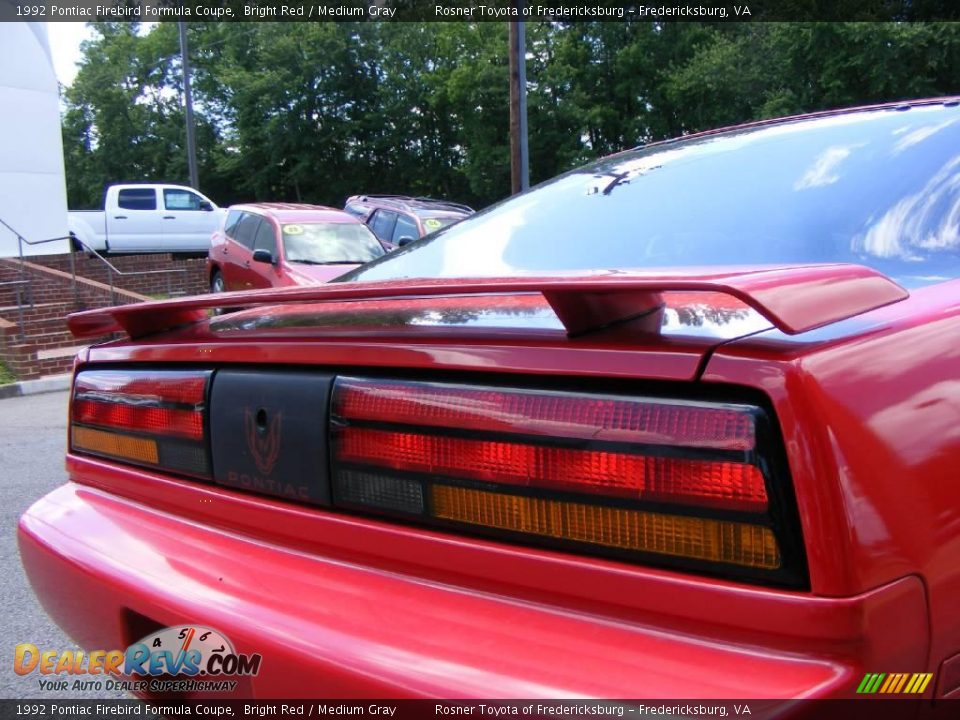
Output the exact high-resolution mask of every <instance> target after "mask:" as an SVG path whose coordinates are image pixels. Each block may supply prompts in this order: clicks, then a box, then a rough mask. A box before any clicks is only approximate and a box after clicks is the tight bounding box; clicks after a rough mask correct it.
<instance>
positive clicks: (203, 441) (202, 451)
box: [70, 370, 212, 478]
mask: <svg viewBox="0 0 960 720" xmlns="http://www.w3.org/2000/svg"><path fill="white" fill-rule="evenodd" d="M211 374H212V373H210V372H209V371H189V372H187V371H157V372H151V371H127V370H87V371H84V372H81V373H79V374H78V375H77V377H76V380H75V382H74V386H73V403H72V406H71V426H70V448H71V450H73V451H75V452H80V453H86V454H90V455H98V456H102V457H106V458H111V459H114V460H120V461H123V462H129V463H133V464H136V465H144V466H147V467H153V468H158V469H163V470H167V471H170V472H174V473H178V474H184V475H191V476H194V477H201V478H207V477H209V476H210V462H209V449H208V442H207V431H206V398H207V386H208V385H209V382H210V376H211Z"/></svg>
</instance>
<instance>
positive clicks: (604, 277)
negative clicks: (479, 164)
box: [67, 264, 909, 339]
mask: <svg viewBox="0 0 960 720" xmlns="http://www.w3.org/2000/svg"><path fill="white" fill-rule="evenodd" d="M671 291H691V292H710V293H723V294H727V295H731V296H733V297H735V298H738V299H739V300H741V301H742V302H744V303H746V304H747V305H749V306H750V307H752V308H754V309H755V310H756V311H757V312H759V313H760V314H761V315H763V316H764V317H765V318H767V319H768V320H769V321H770V322H771V323H772V324H773V325H775V326H776V327H777V328H779V329H780V330H782V331H783V332H785V333H788V334H791V335H794V334H797V333H802V332H806V331H807V330H812V329H814V328H818V327H821V326H823V325H829V324H831V323H834V322H837V321H839V320H844V319H846V318H850V317H853V316H855V315H859V314H861V313H864V312H867V311H869V310H874V309H876V308H879V307H883V306H884V305H889V304H891V303H895V302H899V301H900V300H903V299H905V298H907V297H908V296H909V293H907V291H906V290H904V289H903V288H902V287H900V286H899V285H897V284H896V283H895V282H893V281H892V280H891V279H890V278H888V277H886V276H885V275H882V274H881V273H878V272H877V271H875V270H872V269H870V268H866V267H863V266H861V265H846V264H844V265H840V264H836V265H802V266H797V265H793V266H781V267H768V268H757V269H746V270H744V269H734V270H727V271H724V272H717V271H716V270H715V269H714V270H709V271H702V270H696V271H685V272H677V271H669V272H664V273H657V272H650V273H648V272H639V271H623V272H620V271H605V272H596V273H588V274H584V275H575V276H574V275H570V276H566V275H554V276H548V277H534V276H519V277H504V278H466V279H464V278H442V279H414V280H391V281H387V282H349V283H347V282H343V283H336V282H334V283H328V284H326V285H316V286H310V287H296V288H283V289H278V290H252V291H244V292H232V293H220V294H216V295H197V296H195V297H188V298H180V299H176V300H164V301H158V302H146V303H139V304H136V305H121V306H117V307H108V308H101V309H98V310H88V311H86V312H80V313H75V314H73V315H70V316H69V318H68V320H67V324H68V325H69V327H70V331H71V332H72V333H73V334H74V335H75V336H76V337H78V338H88V337H97V336H100V335H105V334H107V333H113V332H120V331H123V332H126V333H127V335H129V336H130V337H131V338H133V339H136V338H140V337H144V336H147V335H152V334H154V333H159V332H164V331H166V330H172V329H174V328H176V327H179V326H182V325H186V324H190V323H194V322H197V321H199V320H203V319H205V318H206V317H207V314H208V313H207V311H209V310H211V309H213V308H245V307H254V306H263V305H278V304H286V303H323V302H343V301H352V300H391V299H397V298H410V297H439V296H470V295H518V294H527V293H540V294H542V295H543V297H544V298H545V299H546V301H547V303H549V304H550V306H551V307H552V308H553V311H554V312H555V313H556V314H557V317H558V318H559V319H560V322H561V323H563V326H564V327H565V328H566V330H567V333H568V335H577V334H581V333H584V332H589V331H590V330H594V329H598V328H602V327H605V326H607V325H610V324H612V323H615V322H618V321H621V320H626V319H630V318H634V317H639V316H642V315H644V314H645V313H650V312H652V311H654V310H656V309H657V308H659V307H660V306H661V305H662V302H661V299H660V293H661V292H671Z"/></svg>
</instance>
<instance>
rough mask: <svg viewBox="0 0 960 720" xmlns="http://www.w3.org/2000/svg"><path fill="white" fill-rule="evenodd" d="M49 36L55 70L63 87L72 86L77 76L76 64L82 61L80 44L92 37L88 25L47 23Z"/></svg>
mask: <svg viewBox="0 0 960 720" xmlns="http://www.w3.org/2000/svg"><path fill="white" fill-rule="evenodd" d="M47 36H48V37H49V39H50V53H51V54H52V55H53V69H54V70H55V71H56V73H57V80H59V81H60V83H61V84H62V85H71V84H72V83H73V78H74V77H76V75H77V68H76V62H77V61H78V60H79V59H80V43H81V42H83V41H84V40H87V39H89V38H90V36H91V31H90V28H88V27H87V24H86V23H78V22H52V23H47Z"/></svg>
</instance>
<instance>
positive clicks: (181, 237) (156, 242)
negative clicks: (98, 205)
mask: <svg viewBox="0 0 960 720" xmlns="http://www.w3.org/2000/svg"><path fill="white" fill-rule="evenodd" d="M103 207H104V209H103V210H71V211H70V212H69V213H68V221H67V224H68V227H69V229H70V233H71V234H73V235H74V236H75V237H76V238H77V239H78V240H80V241H81V242H82V243H83V244H84V245H86V246H87V247H88V248H92V249H94V250H98V251H107V252H111V253H150V252H175V253H206V252H207V251H208V250H209V249H210V235H211V234H212V233H213V231H214V230H216V229H217V228H219V227H220V224H221V223H222V221H223V216H224V214H225V213H226V210H221V209H220V208H218V207H217V206H216V204H214V203H213V202H212V201H211V200H210V199H209V198H207V197H205V196H204V195H202V194H201V193H199V192H197V191H196V190H194V189H192V188H188V187H184V186H182V185H152V184H151V185H147V184H138V185H111V186H110V187H108V188H107V192H106V194H105V196H104V201H103Z"/></svg>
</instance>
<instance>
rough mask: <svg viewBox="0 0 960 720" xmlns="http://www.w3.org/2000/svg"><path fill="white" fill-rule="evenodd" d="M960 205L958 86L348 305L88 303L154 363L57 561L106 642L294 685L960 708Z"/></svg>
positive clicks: (776, 125)
mask: <svg viewBox="0 0 960 720" xmlns="http://www.w3.org/2000/svg"><path fill="white" fill-rule="evenodd" d="M958 218H960V108H958V107H957V102H956V101H925V102H918V103H913V104H910V105H901V106H896V107H880V108H870V109H864V110H857V111H847V112H837V113H825V114H821V115H817V116H809V117H803V118H794V119H788V120H784V121H778V122H772V123H763V124H757V125H754V126H746V127H741V128H734V129H732V130H727V131H722V132H718V133H709V134H704V135H699V136H692V137H689V138H685V139H683V140H679V141H675V142H666V143H658V144H655V145H650V146H648V147H646V148H641V149H637V150H634V151H630V152H625V153H622V154H619V155H616V156H613V157H609V158H606V159H603V160H601V161H599V162H597V163H595V164H593V165H590V166H587V167H584V168H581V169H578V170H575V171H573V172H571V173H568V174H566V175H564V176H561V177H559V178H556V179H554V180H552V181H550V182H547V183H545V184H543V185H541V186H540V187H538V188H536V189H534V190H533V191H531V192H530V193H527V194H524V195H521V196H518V197H515V198H512V199H510V200H507V201H505V202H503V203H501V204H499V205H497V206H494V207H493V208H490V209H488V210H486V211H484V212H481V213H478V214H477V215H475V216H473V217H471V218H469V219H467V220H464V221H463V222H462V223H459V224H458V225H455V226H453V227H450V228H447V229H445V230H442V231H440V232H438V233H436V234H434V235H433V236H431V237H430V238H428V239H427V240H426V241H422V242H418V243H414V244H412V245H410V246H408V247H407V248H404V249H402V250H400V251H398V252H397V253H394V254H392V255H391V256H389V257H387V258H384V259H382V260H379V261H376V262H374V263H371V264H370V265H367V266H365V267H363V268H360V269H359V270H356V271H354V272H353V273H351V274H350V275H348V276H347V277H345V278H343V281H342V282H335V283H332V284H329V285H326V286H321V287H315V288H296V289H289V290H275V291H270V292H266V293H246V294H243V293H235V294H223V295H218V296H216V297H215V298H214V297H211V298H207V297H202V298H188V299H181V300H174V301H169V302H159V303H148V304H145V305H141V306H136V307H118V308H110V309H105V310H96V311H91V312H87V313H82V314H79V315H76V316H73V317H72V318H71V326H72V328H73V330H74V332H75V333H76V334H77V335H78V336H80V337H94V336H98V335H102V334H104V333H107V332H119V331H123V332H125V333H126V335H127V336H128V339H123V340H115V341H112V342H108V343H104V344H101V345H96V346H93V347H91V348H90V349H89V350H88V351H86V352H85V353H83V355H82V356H81V357H80V358H79V360H78V363H77V366H76V374H75V378H74V385H73V391H72V404H71V417H70V438H69V452H68V455H67V467H68V469H69V473H70V481H69V482H68V483H67V484H66V485H64V486H63V487H61V488H59V489H58V490H56V491H54V492H53V493H51V494H50V495H48V496H47V497H45V498H43V499H41V500H39V501H38V502H37V503H36V504H35V505H34V506H33V507H32V508H30V509H29V510H28V511H27V512H26V513H25V514H24V516H23V518H22V520H21V522H20V535H19V536H20V547H21V553H22V557H23V563H24V566H25V567H26V569H27V572H28V574H29V576H30V579H31V582H32V583H33V586H34V588H35V589H36V592H37V594H38V596H39V597H40V599H41V600H42V602H43V604H44V606H45V607H46V609H47V611H48V612H49V613H50V615H51V616H52V617H53V618H54V619H55V620H56V621H57V622H58V623H59V624H60V625H61V626H62V627H63V628H64V629H65V630H66V631H67V632H69V633H70V634H71V635H72V636H73V637H74V638H75V639H76V640H77V642H78V643H79V644H80V645H82V646H84V647H87V648H123V647H126V646H127V645H129V644H130V643H131V642H134V641H136V640H137V639H139V638H140V637H142V636H143V635H144V634H146V632H147V631H148V630H154V629H157V628H161V627H166V626H170V627H176V626H179V625H191V626H204V627H211V628H216V629H217V630H218V631H219V632H220V633H222V634H223V636H225V637H228V638H229V639H230V640H231V641H232V642H233V644H234V646H235V648H236V650H237V652H239V653H260V654H261V655H262V658H263V660H262V663H261V665H260V667H259V674H257V675H255V676H252V677H247V678H245V679H244V682H243V683H241V685H240V686H239V687H238V689H237V691H236V692H237V693H240V694H252V695H255V696H257V697H260V698H263V697H296V696H305V695H307V696H313V697H317V696H327V697H338V698H345V697H361V696H371V697H446V698H460V697H478V698H495V697H523V698H535V697H549V698H559V697H582V696H593V697H607V698H650V697H661V698H678V697H682V698H691V697H714V698H740V697H752V698H756V697H771V698H798V697H848V696H853V695H855V694H856V693H857V690H858V689H860V690H861V694H862V693H863V692H864V691H869V690H871V689H872V688H871V687H869V685H870V684H872V683H873V681H872V680H871V681H870V683H867V682H866V680H865V675H866V674H868V673H877V674H880V673H883V674H887V675H888V676H896V677H898V678H899V677H900V675H899V674H904V677H905V678H906V677H910V678H913V676H914V674H916V675H917V676H918V677H920V678H926V680H925V681H923V680H917V681H916V682H914V680H913V679H911V680H909V684H910V686H911V687H910V690H911V692H913V693H914V694H913V696H914V697H924V698H928V699H929V698H932V697H950V696H958V695H960V612H958V607H960V563H958V562H957V558H958V557H960V484H958V483H960V478H958V468H960V280H958V278H960V220H958ZM214 306H216V307H243V308H247V309H245V310H242V311H240V312H236V313H232V314H229V315H224V316H219V317H214V318H211V317H209V316H208V315H209V313H208V310H209V309H210V308H211V307H214ZM928 673H929V674H931V675H929V676H928V675H927V674H928ZM877 677H879V675H877ZM893 682H894V685H889V684H888V685H889V687H888V686H886V685H885V686H884V688H883V689H880V690H878V692H879V691H881V690H882V691H883V692H888V691H897V690H898V687H896V683H898V682H899V680H896V681H893ZM905 682H907V681H906V680H905ZM864 683H866V686H865V685H864ZM899 690H901V691H903V690H904V689H903V688H899Z"/></svg>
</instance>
